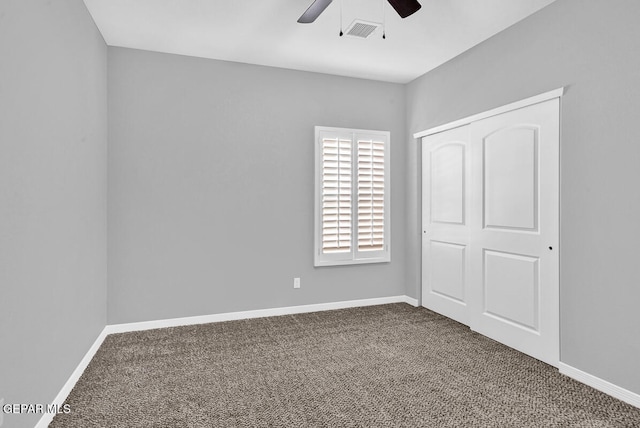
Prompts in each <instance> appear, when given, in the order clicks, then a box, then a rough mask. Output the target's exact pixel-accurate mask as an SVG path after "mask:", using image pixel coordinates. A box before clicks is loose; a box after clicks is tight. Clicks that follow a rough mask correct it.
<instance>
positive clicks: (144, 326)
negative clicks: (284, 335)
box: [105, 296, 418, 334]
mask: <svg viewBox="0 0 640 428" xmlns="http://www.w3.org/2000/svg"><path fill="white" fill-rule="evenodd" d="M401 302H403V303H408V304H410V305H413V306H417V305H418V304H417V300H416V299H413V298H411V297H409V296H389V297H378V298H373V299H361V300H347V301H343V302H331V303H317V304H313V305H302V306H286V307H282V308H271V309H257V310H253V311H241V312H227V313H223V314H213V315H202V316H195V317H185V318H171V319H165V320H157V321H143V322H133V323H125V324H112V325H108V326H106V327H105V330H106V332H107V334H112V333H126V332H130V331H142V330H151V329H154V328H166V327H180V326H184V325H194V324H208V323H212V322H221V321H234V320H244V319H250V318H262V317H274V316H279V315H293V314H303V313H307V312H318V311H330V310H333V309H346V308H357V307H362V306H373V305H384V304H387V303H401Z"/></svg>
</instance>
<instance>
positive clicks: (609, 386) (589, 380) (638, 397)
mask: <svg viewBox="0 0 640 428" xmlns="http://www.w3.org/2000/svg"><path fill="white" fill-rule="evenodd" d="M558 368H559V369H560V373H562V374H563V375H566V376H569V377H570V378H572V379H575V380H577V381H578V382H582V383H584V384H586V385H589V386H590V387H592V388H595V389H597V390H598V391H602V392H604V393H605V394H609V395H611V396H612V397H615V398H617V399H618V400H622V401H624V402H625V403H629V404H631V405H632V406H635V407H638V408H640V394H636V393H635V392H631V391H629V390H627V389H624V388H622V387H620V386H618V385H614V384H613V383H611V382H608V381H606V380H604V379H600V378H599V377H596V376H594V375H592V374H589V373H587V372H583V371H582V370H579V369H576V368H575V367H572V366H570V365H568V364H565V363H562V362H561V363H560V364H559V365H558Z"/></svg>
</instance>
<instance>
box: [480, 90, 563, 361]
mask: <svg viewBox="0 0 640 428" xmlns="http://www.w3.org/2000/svg"><path fill="white" fill-rule="evenodd" d="M469 126H470V128H469V134H470V147H471V158H472V170H473V176H472V179H471V189H470V191H471V195H472V198H471V207H470V208H471V217H470V221H471V224H470V245H469V249H470V254H469V256H470V272H469V273H470V275H469V285H470V296H469V299H470V305H469V308H470V326H471V328H472V329H473V330H476V331H478V332H479V333H481V334H483V335H485V336H488V337H491V338H493V339H495V340H497V341H499V342H502V343H504V344H506V345H508V346H510V347H512V348H515V349H517V350H520V351H522V352H524V353H526V354H529V355H531V356H533V357H535V358H538V359H540V360H542V361H545V362H547V363H549V364H552V365H554V366H557V365H558V359H559V257H558V240H559V225H558V223H559V99H558V98H555V99H552V100H549V101H545V102H542V103H539V104H534V105H532V106H529V107H525V108H521V109H518V110H514V111H510V112H507V113H503V114H500V115H497V116H493V117H489V118H487V119H483V120H480V121H477V122H474V123H472V124H471V125H469Z"/></svg>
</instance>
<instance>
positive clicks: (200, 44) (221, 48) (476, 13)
mask: <svg viewBox="0 0 640 428" xmlns="http://www.w3.org/2000/svg"><path fill="white" fill-rule="evenodd" d="M419 1H420V3H421V4H422V9H420V10H419V11H418V12H416V13H415V14H414V15H412V16H409V17H407V18H405V19H401V18H400V17H399V16H398V15H397V14H396V12H395V11H394V10H393V9H392V8H391V6H390V5H389V4H388V2H387V0H334V2H333V3H332V4H331V5H329V7H328V8H327V9H326V10H325V11H324V13H323V14H322V15H320V17H319V18H318V19H317V20H316V21H315V22H314V23H312V24H298V23H297V22H296V21H297V19H298V17H299V16H300V15H302V13H303V12H304V11H305V10H306V9H307V7H308V6H309V5H310V4H311V3H312V2H313V0H226V1H223V0H84V2H85V4H86V5H87V8H88V9H89V12H90V13H91V15H92V16H93V19H94V20H95V22H96V24H97V26H98V28H99V29H100V32H101V33H102V35H103V36H104V38H105V41H106V42H107V44H108V45H110V46H120V47H127V48H134V49H144V50H150V51H156V52H167V53H173V54H180V55H189V56H196V57H203V58H213V59H221V60H226V61H236V62H244V63H250V64H260V65H267V66H273V67H283V68H291V69H295V70H305V71H314V72H319V73H328V74H337V75H343V76H351V77H359V78H365V79H374V80H383V81H389V82H397V83H406V82H409V81H411V80H413V79H415V78H416V77H418V76H420V75H422V74H424V73H426V72H427V71H429V70H431V69H433V68H435V67H437V66H438V65H440V64H442V63H444V62H446V61H448V60H450V59H451V58H453V57H455V56H457V55H459V54H460V53H462V52H464V51H466V50H467V49H469V48H471V47H473V46H475V45H476V44H478V43H480V42H482V41H483V40H485V39H487V38H489V37H491V36H492V35H494V34H496V33H498V32H500V31H502V30H504V29H505V28H507V27H509V26H511V25H513V24H515V23H516V22H518V21H520V20H521V19H523V18H525V17H527V16H528V15H530V14H532V13H534V12H536V11H538V10H539V9H541V8H543V7H545V6H547V5H548V4H550V3H552V2H553V1H555V0H419ZM341 3H342V21H343V27H344V28H345V29H346V28H347V26H348V25H349V24H350V23H351V22H352V21H353V20H354V19H362V20H365V21H373V22H382V21H383V10H384V16H385V17H386V18H385V19H384V21H385V24H386V40H383V39H382V34H380V33H379V31H376V32H375V33H374V34H372V35H371V36H369V37H368V38H367V39H359V38H354V37H347V36H343V37H339V35H338V33H339V31H340V12H341Z"/></svg>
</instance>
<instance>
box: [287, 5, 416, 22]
mask: <svg viewBox="0 0 640 428" xmlns="http://www.w3.org/2000/svg"><path fill="white" fill-rule="evenodd" d="M332 1H333V0H314V2H313V3H311V6H309V8H308V9H307V10H306V11H305V12H304V13H303V14H302V16H301V17H300V18H298V22H299V23H301V24H309V23H311V22H313V21H315V20H316V18H317V17H318V16H320V14H321V13H322V12H324V10H325V9H326V8H327V6H329V5H330V4H331V2H332ZM388 2H389V4H390V5H391V6H392V7H393V8H394V9H395V10H396V12H398V15H400V17H401V18H406V17H407V16H409V15H412V14H414V13H415V12H417V11H418V9H420V8H421V7H422V6H421V5H420V3H418V1H417V0H388Z"/></svg>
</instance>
